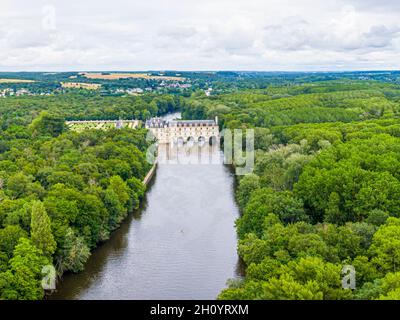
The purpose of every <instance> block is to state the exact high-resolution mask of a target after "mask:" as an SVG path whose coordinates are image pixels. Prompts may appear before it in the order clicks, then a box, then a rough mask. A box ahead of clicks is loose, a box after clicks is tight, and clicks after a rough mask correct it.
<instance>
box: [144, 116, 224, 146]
mask: <svg viewBox="0 0 400 320" xmlns="http://www.w3.org/2000/svg"><path fill="white" fill-rule="evenodd" d="M145 127H146V128H147V129H148V130H150V131H151V132H152V133H153V135H154V137H155V138H156V139H157V141H158V142H159V143H186V142H193V143H197V142H200V143H201V142H212V143H214V142H215V141H217V140H218V139H219V127H218V118H217V117H216V118H215V120H172V121H167V120H164V119H161V118H152V119H150V120H148V121H146V123H145Z"/></svg>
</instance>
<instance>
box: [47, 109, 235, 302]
mask: <svg viewBox="0 0 400 320" xmlns="http://www.w3.org/2000/svg"><path fill="white" fill-rule="evenodd" d="M174 116H176V114H175V115H172V116H169V118H173V117H174ZM160 156H161V159H163V160H165V161H161V163H160V164H159V165H158V168H157V172H156V175H155V177H154V179H153V181H152V184H151V186H149V191H148V192H147V196H146V200H145V202H144V203H143V206H142V208H141V210H139V211H138V212H135V213H133V214H131V215H130V216H129V217H128V218H127V219H126V221H125V222H124V223H123V224H122V225H121V227H120V228H119V229H118V230H117V231H115V232H114V233H113V234H112V237H111V239H110V240H108V241H107V242H106V243H104V244H102V245H101V246H100V247H99V248H97V249H96V250H95V251H94V252H93V254H92V256H91V257H90V259H89V261H88V263H87V265H86V267H85V270H84V271H83V272H81V273H79V274H67V275H65V276H64V277H63V280H62V282H61V283H60V284H59V286H58V292H56V293H54V294H53V295H52V296H51V297H50V299H215V298H216V297H217V295H218V294H219V292H220V291H221V289H223V288H224V287H225V285H226V281H227V279H228V278H235V277H238V276H240V273H241V268H240V263H239V259H238V256H237V253H236V240H237V238H236V232H235V228H234V221H235V219H236V218H237V217H238V214H239V213H238V208H237V206H236V204H235V201H234V177H233V174H232V173H231V171H230V170H229V168H228V167H226V166H224V165H223V164H222V160H221V159H222V152H221V151H220V150H219V149H218V148H216V147H211V146H204V147H202V148H200V147H198V146H196V147H193V148H192V149H191V150H190V151H189V150H187V149H184V148H180V149H178V150H175V151H166V150H160ZM198 159H201V161H198ZM209 159H212V161H208V160H209ZM168 161H169V163H167V162H168ZM206 162H211V163H209V164H205V163H206ZM200 163H201V164H200Z"/></svg>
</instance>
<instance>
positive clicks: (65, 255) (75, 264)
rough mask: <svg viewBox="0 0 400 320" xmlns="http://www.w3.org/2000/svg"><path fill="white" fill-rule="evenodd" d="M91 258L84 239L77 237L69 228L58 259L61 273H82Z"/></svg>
mask: <svg viewBox="0 0 400 320" xmlns="http://www.w3.org/2000/svg"><path fill="white" fill-rule="evenodd" d="M89 256H90V250H89V247H88V246H87V244H86V243H85V240H84V239H83V237H77V236H76V235H75V232H74V231H73V230H72V229H71V228H68V229H67V232H66V234H65V240H64V242H63V246H62V248H61V249H60V253H59V254H58V255H57V258H56V261H57V268H58V270H59V272H60V273H63V272H64V271H66V270H71V271H72V272H79V271H82V270H83V268H84V265H85V263H86V261H87V259H88V258H89Z"/></svg>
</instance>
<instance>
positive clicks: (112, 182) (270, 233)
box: [0, 72, 400, 299]
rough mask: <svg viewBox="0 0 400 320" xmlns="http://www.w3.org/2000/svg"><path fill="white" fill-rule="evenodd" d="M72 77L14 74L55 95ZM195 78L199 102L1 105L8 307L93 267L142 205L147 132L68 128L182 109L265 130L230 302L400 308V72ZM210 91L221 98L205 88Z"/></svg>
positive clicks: (247, 184) (79, 95) (240, 229)
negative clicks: (50, 278)
mask: <svg viewBox="0 0 400 320" xmlns="http://www.w3.org/2000/svg"><path fill="white" fill-rule="evenodd" d="M71 75H72V74H70V73H67V74H54V75H53V74H49V75H48V77H49V79H50V80H49V81H48V83H47V84H46V82H43V75H40V74H39V75H38V74H34V73H33V74H15V75H14V77H15V78H16V79H17V78H29V79H32V80H35V81H39V82H38V83H35V84H32V86H35V85H37V86H42V87H43V88H44V89H43V90H47V89H49V90H51V88H53V87H52V86H56V84H55V83H56V82H57V81H60V79H61V78H63V77H64V78H65V77H69V76H71ZM5 76H9V74H4V75H0V77H5ZM184 76H185V77H187V78H189V79H191V81H192V83H193V84H194V85H193V89H192V91H191V95H190V97H188V95H187V94H186V93H185V94H179V93H176V94H168V95H162V94H154V93H151V94H150V93H146V94H143V95H140V96H124V97H111V96H104V95H103V94H102V93H101V92H92V91H86V90H70V91H66V92H56V93H55V94H51V95H45V96H41V95H35V96H20V97H16V96H13V97H6V98H0V115H1V117H0V299H41V298H43V297H44V291H43V289H42V285H41V281H42V278H43V274H42V267H43V266H44V265H54V266H55V267H56V271H57V273H58V275H62V274H63V273H64V272H67V271H71V272H79V271H80V270H82V269H83V268H84V264H85V262H86V261H87V259H88V257H89V256H90V252H91V250H92V249H94V248H95V247H96V246H97V245H98V244H99V243H100V242H102V241H105V240H107V239H108V238H109V236H110V233H111V232H112V231H113V230H115V229H116V228H117V227H118V226H119V225H120V223H121V222H122V220H123V219H124V218H125V217H126V216H127V214H128V212H130V211H131V210H133V209H135V208H137V207H138V206H139V203H140V200H141V199H142V197H143V196H144V192H145V187H144V186H143V185H142V182H141V181H142V179H143V178H144V176H145V175H146V173H147V172H148V170H149V169H150V165H149V164H148V163H147V162H146V159H145V152H146V150H147V148H148V146H149V144H148V142H146V139H145V138H146V130H144V129H138V130H133V129H119V130H117V129H115V130H108V131H102V130H87V131H84V132H81V133H78V132H73V131H70V130H68V128H66V126H65V124H64V121H65V120H75V119H77V120H78V119H79V120H84V119H87V120H90V119H119V118H121V119H141V120H145V119H148V118H149V117H151V116H157V115H162V114H165V113H167V112H173V111H177V110H181V111H182V114H183V118H186V119H212V118H214V117H215V116H218V118H219V120H220V121H219V123H220V126H221V129H222V128H232V129H235V128H243V129H254V130H255V148H256V158H255V164H254V171H253V173H252V174H249V175H246V176H243V177H238V180H239V181H238V187H237V190H236V199H237V203H238V205H239V207H240V210H241V217H240V218H239V219H238V220H237V226H236V227H237V233H238V237H239V242H238V252H239V255H240V257H241V258H242V259H243V261H244V263H245V266H246V276H245V277H244V279H240V280H232V281H229V287H228V288H227V289H225V290H223V291H222V292H221V294H220V296H219V298H220V299H400V181H399V179H400V141H399V140H400V118H399V112H400V85H398V73H376V74H374V73H371V75H368V76H367V75H366V74H364V73H349V74H329V73H327V74H309V75H307V74H301V73H298V74H290V73H288V74H274V73H268V74H264V73H230V72H220V73H199V74H197V73H188V74H184ZM360 78H365V79H363V80H360ZM122 82H123V81H122ZM21 85H22V84H21ZM24 85H25V84H24ZM114 85H115V86H116V87H118V86H119V85H121V82H116V83H114ZM125 85H126V86H130V85H131V84H129V83H128V81H127V82H126V83H125ZM143 85H148V84H143ZM209 86H212V87H213V88H214V89H215V90H214V91H213V94H212V95H211V96H209V97H208V96H206V95H205V94H204V91H203V90H198V89H204V88H208V87H209ZM345 265H352V266H354V268H355V270H356V289H355V290H344V289H343V288H342V276H343V275H342V268H343V266H345Z"/></svg>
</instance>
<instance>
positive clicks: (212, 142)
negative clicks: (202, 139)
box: [208, 136, 218, 146]
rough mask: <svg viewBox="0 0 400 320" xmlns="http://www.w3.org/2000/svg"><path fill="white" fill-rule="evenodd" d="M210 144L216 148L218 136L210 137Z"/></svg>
mask: <svg viewBox="0 0 400 320" xmlns="http://www.w3.org/2000/svg"><path fill="white" fill-rule="evenodd" d="M208 143H209V144H210V145H211V146H216V145H217V144H218V138H217V137H216V136H210V137H209V138H208Z"/></svg>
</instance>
